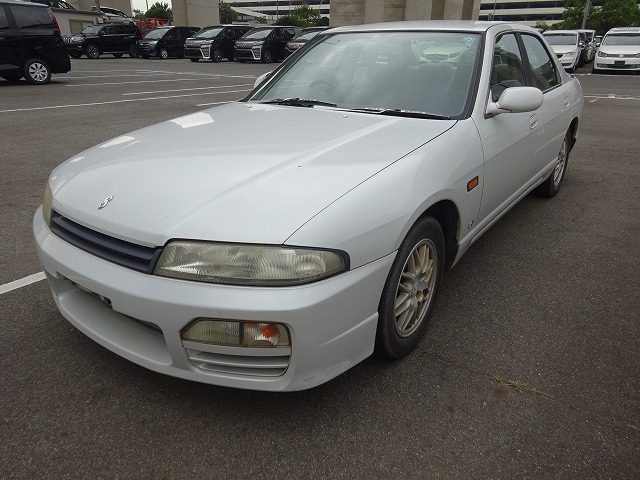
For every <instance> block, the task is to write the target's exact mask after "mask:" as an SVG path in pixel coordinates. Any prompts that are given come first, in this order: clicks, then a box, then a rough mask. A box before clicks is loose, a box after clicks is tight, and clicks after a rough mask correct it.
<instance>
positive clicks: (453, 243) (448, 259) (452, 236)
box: [419, 200, 460, 268]
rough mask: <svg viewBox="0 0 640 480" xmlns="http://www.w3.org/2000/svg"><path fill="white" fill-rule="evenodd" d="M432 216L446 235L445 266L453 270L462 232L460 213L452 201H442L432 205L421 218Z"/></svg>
mask: <svg viewBox="0 0 640 480" xmlns="http://www.w3.org/2000/svg"><path fill="white" fill-rule="evenodd" d="M425 216H431V217H433V218H435V219H436V221H437V222H438V223H439V224H440V227H441V228H442V233H443V235H444V248H445V266H446V268H451V266H452V265H453V262H454V260H455V258H456V255H457V254H458V232H459V231H460V212H459V211H458V207H457V206H456V204H455V203H454V202H453V201H451V200H440V201H438V202H436V203H434V204H433V205H431V206H430V207H429V208H428V209H427V210H425V212H424V213H423V214H422V215H420V217H419V218H423V217H425Z"/></svg>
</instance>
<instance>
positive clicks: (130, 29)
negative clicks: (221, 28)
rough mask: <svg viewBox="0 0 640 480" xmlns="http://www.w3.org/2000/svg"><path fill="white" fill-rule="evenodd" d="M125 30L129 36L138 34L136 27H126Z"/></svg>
mask: <svg viewBox="0 0 640 480" xmlns="http://www.w3.org/2000/svg"><path fill="white" fill-rule="evenodd" d="M125 29H126V31H127V33H128V34H129V35H135V34H136V33H137V32H138V27H136V26H135V25H125Z"/></svg>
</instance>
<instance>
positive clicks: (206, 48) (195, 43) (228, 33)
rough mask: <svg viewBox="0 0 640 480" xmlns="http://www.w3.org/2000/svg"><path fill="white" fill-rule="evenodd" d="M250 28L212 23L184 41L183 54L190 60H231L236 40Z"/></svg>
mask: <svg viewBox="0 0 640 480" xmlns="http://www.w3.org/2000/svg"><path fill="white" fill-rule="evenodd" d="M249 30H251V27H249V26H247V25H213V26H210V27H204V28H202V29H201V30H199V31H197V32H196V33H195V34H194V35H193V36H192V37H189V38H187V40H186V41H185V43H184V56H185V57H186V58H188V59H189V60H191V61H192V62H197V61H198V60H200V59H201V58H202V59H205V60H211V61H213V62H220V61H222V59H224V58H226V59H227V60H230V61H233V47H234V46H235V43H236V40H237V39H238V38H240V37H242V35H244V34H245V33H247V32H248V31H249Z"/></svg>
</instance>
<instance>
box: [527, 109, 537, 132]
mask: <svg viewBox="0 0 640 480" xmlns="http://www.w3.org/2000/svg"><path fill="white" fill-rule="evenodd" d="M537 126H538V115H536V114H535V113H534V114H533V115H531V117H530V118H529V128H530V129H531V130H533V129H534V128H536V127H537Z"/></svg>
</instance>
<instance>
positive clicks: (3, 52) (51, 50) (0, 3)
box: [0, 0, 71, 84]
mask: <svg viewBox="0 0 640 480" xmlns="http://www.w3.org/2000/svg"><path fill="white" fill-rule="evenodd" d="M69 70H71V62H70V61H69V57H68V56H67V51H66V49H65V48H64V43H63V41H62V37H61V36H60V28H59V27H58V23H57V22H56V19H55V17H54V16H53V13H52V12H51V9H50V8H49V7H47V6H46V5H41V4H38V3H25V2H19V1H13V0H0V77H2V78H4V79H5V80H9V81H10V82H17V81H18V80H20V79H21V78H22V77H24V78H26V79H27V81H28V82H29V83H34V84H44V83H47V82H48V81H49V80H51V74H52V73H66V72H68V71H69Z"/></svg>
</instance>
